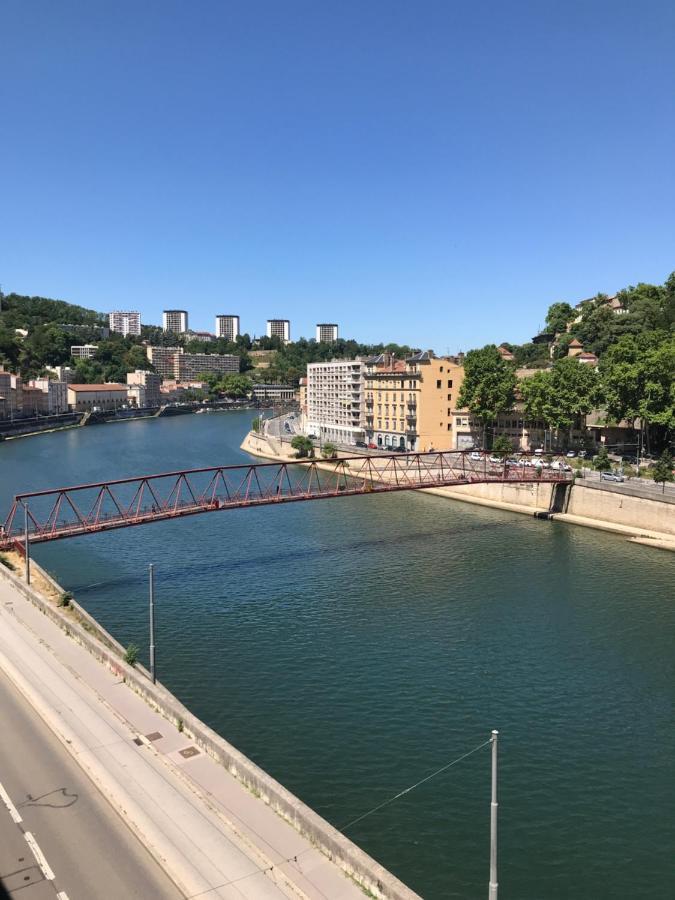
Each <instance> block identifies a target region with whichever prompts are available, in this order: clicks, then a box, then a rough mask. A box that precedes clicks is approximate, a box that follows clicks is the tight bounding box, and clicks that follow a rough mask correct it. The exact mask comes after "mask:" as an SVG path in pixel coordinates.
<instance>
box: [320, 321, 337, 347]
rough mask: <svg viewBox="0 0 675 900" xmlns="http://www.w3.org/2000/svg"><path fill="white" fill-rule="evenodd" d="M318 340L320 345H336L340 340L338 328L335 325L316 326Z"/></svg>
mask: <svg viewBox="0 0 675 900" xmlns="http://www.w3.org/2000/svg"><path fill="white" fill-rule="evenodd" d="M316 339H317V341H319V343H325V344H334V343H335V341H337V339H338V327H337V325H335V324H334V323H328V322H321V323H319V324H318V325H317V326H316Z"/></svg>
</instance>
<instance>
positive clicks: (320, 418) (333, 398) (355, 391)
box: [305, 359, 365, 444]
mask: <svg viewBox="0 0 675 900" xmlns="http://www.w3.org/2000/svg"><path fill="white" fill-rule="evenodd" d="M364 371H365V366H364V364H363V362H362V361H361V360H360V359H333V360H331V361H330V362H321V363H310V364H309V365H308V366H307V417H306V420H305V423H306V424H305V432H306V433H307V434H314V435H316V436H317V437H318V438H320V439H321V440H322V441H335V442H337V443H340V444H355V443H356V442H357V441H363V440H364V439H365V431H364V428H363V386H364V380H363V375H364Z"/></svg>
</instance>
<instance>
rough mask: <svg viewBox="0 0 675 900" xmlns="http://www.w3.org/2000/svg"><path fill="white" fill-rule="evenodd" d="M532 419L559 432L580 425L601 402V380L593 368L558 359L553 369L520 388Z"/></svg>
mask: <svg viewBox="0 0 675 900" xmlns="http://www.w3.org/2000/svg"><path fill="white" fill-rule="evenodd" d="M520 391H521V395H522V397H523V400H524V401H525V412H526V414H527V415H528V417H529V418H533V419H543V420H544V422H545V423H546V424H547V426H548V427H549V428H554V429H556V430H559V429H563V428H568V429H570V430H571V429H572V427H573V426H574V425H575V424H576V423H579V424H580V420H581V419H582V418H583V417H584V416H586V415H588V413H589V412H591V410H593V409H595V408H596V407H597V406H598V404H599V402H600V399H601V389H600V379H599V377H598V374H597V372H596V371H595V369H594V368H593V367H592V366H588V365H585V364H584V363H580V362H579V361H578V360H577V359H575V358H574V357H569V356H568V357H565V358H563V359H557V360H556V361H555V362H554V363H553V366H552V367H551V368H550V369H547V370H546V371H543V372H537V373H536V374H535V375H533V376H531V377H530V378H525V379H524V380H523V381H522V382H521V384H520Z"/></svg>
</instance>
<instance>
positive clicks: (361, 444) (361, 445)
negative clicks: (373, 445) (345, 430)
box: [354, 441, 368, 447]
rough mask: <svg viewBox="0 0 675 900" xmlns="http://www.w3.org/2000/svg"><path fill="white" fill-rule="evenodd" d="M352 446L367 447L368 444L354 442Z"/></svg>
mask: <svg viewBox="0 0 675 900" xmlns="http://www.w3.org/2000/svg"><path fill="white" fill-rule="evenodd" d="M354 446H355V447H367V446H368V444H366V442H365V441H354Z"/></svg>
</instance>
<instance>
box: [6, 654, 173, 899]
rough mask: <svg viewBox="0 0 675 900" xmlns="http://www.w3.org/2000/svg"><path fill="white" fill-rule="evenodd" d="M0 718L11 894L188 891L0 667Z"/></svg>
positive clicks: (148, 895)
mask: <svg viewBox="0 0 675 900" xmlns="http://www.w3.org/2000/svg"><path fill="white" fill-rule="evenodd" d="M0 720H1V721H2V729H1V730H0V785H1V788H0V797H1V798H2V802H0V881H1V882H2V885H3V887H4V890H5V892H6V895H8V896H9V897H11V898H17V900H18V898H21V900H43V898H44V900H52V898H54V897H58V898H59V900H65V898H66V897H67V898H68V900H108V898H109V900H120V898H122V897H124V898H139V900H140V898H143V900H154V898H158V900H159V898H162V900H174V898H175V900H178V898H180V897H183V896H184V895H183V894H182V893H180V892H179V891H178V889H177V888H176V887H175V886H174V884H173V882H171V881H170V880H169V879H168V878H167V876H166V875H165V874H164V872H163V871H162V870H161V869H160V867H159V866H158V864H157V863H156V862H155V861H154V859H153V858H152V857H151V856H150V854H149V853H148V852H147V850H145V848H144V847H143V846H142V845H141V844H140V843H139V841H138V840H137V839H136V837H134V835H133V834H132V833H131V831H130V830H129V828H128V827H127V826H126V825H125V824H124V822H123V821H122V820H121V819H120V817H119V816H118V815H117V813H116V812H115V811H114V810H113V809H112V807H111V806H110V805H109V804H108V802H107V801H106V800H105V799H104V798H103V796H102V795H101V794H100V793H99V791H98V790H97V788H96V787H95V786H94V785H93V784H92V782H91V781H90V780H89V778H88V777H87V776H86V774H85V773H84V772H83V771H82V769H81V768H80V767H79V766H78V764H77V763H76V762H75V761H74V760H73V758H72V757H71V756H70V754H69V753H68V752H67V751H66V750H65V749H64V747H63V745H62V744H61V742H60V741H59V740H58V739H57V738H56V737H55V736H54V735H53V733H52V732H51V731H50V729H49V728H48V727H47V726H46V725H45V724H44V722H43V721H42V719H40V718H39V717H38V715H37V714H36V713H35V712H34V711H33V709H32V708H31V707H30V706H29V705H28V704H27V703H26V701H25V699H24V698H23V696H22V695H21V694H20V693H19V692H18V691H17V689H16V688H15V687H14V685H13V684H12V683H11V682H10V681H9V680H8V679H7V677H6V676H5V675H4V673H2V672H0ZM8 806H9V808H8ZM10 810H11V811H10ZM16 818H20V819H21V821H20V822H16V821H14V819H16ZM26 832H28V834H29V835H30V836H32V838H33V841H34V844H33V846H34V847H37V851H36V852H37V855H38V857H39V858H40V862H38V859H37V858H36V856H35V854H34V852H33V850H32V849H31V846H30V845H29V842H28V841H29V840H30V838H29V839H28V840H27V839H26V837H25V835H26ZM33 841H31V843H33ZM40 863H41V864H42V866H41V865H40ZM49 875H53V876H54V877H53V878H50V877H47V876H49ZM2 896H3V894H2V891H1V890H0V898H1V897H2Z"/></svg>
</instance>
